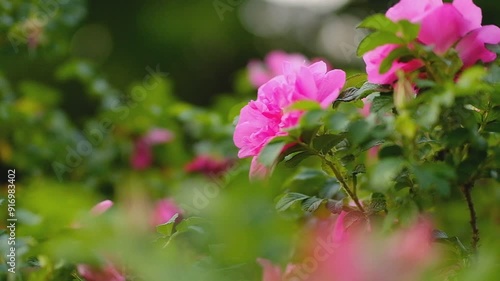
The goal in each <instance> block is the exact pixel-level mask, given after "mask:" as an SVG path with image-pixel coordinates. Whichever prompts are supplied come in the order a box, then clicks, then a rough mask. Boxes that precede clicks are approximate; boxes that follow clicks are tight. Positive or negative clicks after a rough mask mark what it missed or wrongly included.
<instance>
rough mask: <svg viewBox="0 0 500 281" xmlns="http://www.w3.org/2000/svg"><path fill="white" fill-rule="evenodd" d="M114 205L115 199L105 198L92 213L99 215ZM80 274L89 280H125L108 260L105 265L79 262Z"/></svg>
mask: <svg viewBox="0 0 500 281" xmlns="http://www.w3.org/2000/svg"><path fill="white" fill-rule="evenodd" d="M112 206H113V201H111V200H104V201H102V202H99V203H97V204H96V205H95V206H94V207H93V208H92V209H91V210H90V213H91V214H92V215H94V216H99V215H101V214H103V213H104V212H106V211H107V210H108V209H109V208H111V207H112ZM76 268H77V270H78V274H79V275H80V276H81V277H83V279H85V280H87V281H125V277H124V276H123V275H122V274H121V273H120V272H119V271H118V270H117V269H116V266H115V265H113V264H112V263H111V262H109V261H107V262H106V264H105V265H103V266H99V267H96V266H91V265H88V264H78V265H77V266H76Z"/></svg>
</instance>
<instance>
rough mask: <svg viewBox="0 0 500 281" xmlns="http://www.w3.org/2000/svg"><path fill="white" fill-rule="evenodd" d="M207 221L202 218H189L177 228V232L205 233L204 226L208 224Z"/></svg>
mask: <svg viewBox="0 0 500 281" xmlns="http://www.w3.org/2000/svg"><path fill="white" fill-rule="evenodd" d="M206 222H207V221H206V219H205V218H202V217H189V218H187V219H184V220H182V221H181V222H180V223H179V224H178V225H177V226H176V228H175V230H176V232H178V233H182V232H186V231H189V230H194V231H196V232H198V233H204V230H203V228H202V225H204V224H206Z"/></svg>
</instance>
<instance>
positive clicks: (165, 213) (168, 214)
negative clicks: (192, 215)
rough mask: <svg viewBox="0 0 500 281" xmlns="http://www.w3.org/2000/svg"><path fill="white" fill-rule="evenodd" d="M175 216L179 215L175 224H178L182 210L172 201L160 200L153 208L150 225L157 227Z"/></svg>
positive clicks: (168, 199)
mask: <svg viewBox="0 0 500 281" xmlns="http://www.w3.org/2000/svg"><path fill="white" fill-rule="evenodd" d="M176 214H179V217H177V219H176V222H178V221H180V220H181V218H180V216H181V215H182V210H181V209H180V208H179V207H178V206H177V204H176V203H175V201H174V200H173V199H171V198H167V199H163V200H160V201H158V202H157V203H156V205H155V207H154V210H153V216H152V218H151V224H152V225H153V226H157V225H160V224H164V223H167V222H168V221H169V220H170V219H171V218H172V217H173V216H175V215H176Z"/></svg>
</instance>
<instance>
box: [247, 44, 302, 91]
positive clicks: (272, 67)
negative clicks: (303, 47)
mask: <svg viewBox="0 0 500 281" xmlns="http://www.w3.org/2000/svg"><path fill="white" fill-rule="evenodd" d="M309 64H310V62H309V60H308V59H307V58H306V57H304V56H303V55H301V54H287V53H285V52H283V51H273V52H270V53H269V54H267V56H266V58H265V59H264V62H261V61H256V60H253V61H250V62H249V63H248V66H247V68H248V74H249V76H250V77H249V78H250V82H251V83H252V85H253V86H254V87H255V88H258V87H260V86H262V85H263V84H265V83H266V82H267V81H269V80H271V79H272V78H273V77H275V76H278V75H281V74H283V67H285V65H288V66H287V67H289V68H291V69H298V68H300V67H301V66H303V65H309Z"/></svg>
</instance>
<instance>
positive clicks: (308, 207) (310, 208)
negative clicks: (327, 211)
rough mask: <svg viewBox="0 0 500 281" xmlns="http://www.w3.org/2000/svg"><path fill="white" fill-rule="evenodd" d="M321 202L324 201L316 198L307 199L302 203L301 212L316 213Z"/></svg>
mask: <svg viewBox="0 0 500 281" xmlns="http://www.w3.org/2000/svg"><path fill="white" fill-rule="evenodd" d="M323 200H324V199H322V198H318V197H309V198H307V199H306V200H305V201H303V202H302V210H304V211H305V212H309V213H312V212H314V211H316V210H317V209H318V208H319V206H321V203H323Z"/></svg>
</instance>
